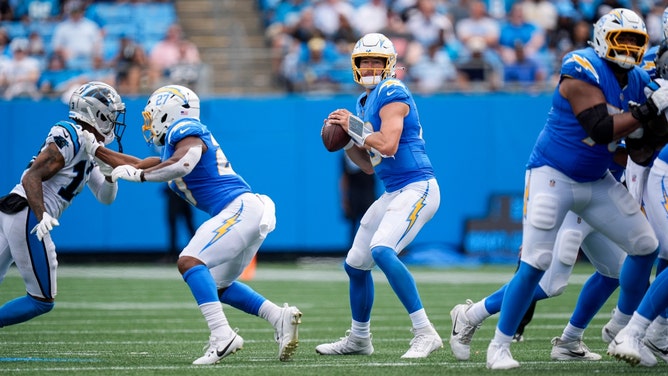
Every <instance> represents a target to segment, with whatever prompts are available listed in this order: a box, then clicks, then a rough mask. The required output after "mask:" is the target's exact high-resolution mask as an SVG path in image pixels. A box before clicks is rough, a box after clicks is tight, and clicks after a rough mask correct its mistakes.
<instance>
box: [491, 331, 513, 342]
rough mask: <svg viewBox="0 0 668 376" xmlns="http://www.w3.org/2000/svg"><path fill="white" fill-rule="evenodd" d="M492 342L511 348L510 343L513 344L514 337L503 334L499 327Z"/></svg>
mask: <svg viewBox="0 0 668 376" xmlns="http://www.w3.org/2000/svg"><path fill="white" fill-rule="evenodd" d="M492 342H496V343H498V344H499V345H507V346H510V343H511V342H513V336H507V335H505V334H503V333H502V332H501V331H500V330H499V328H498V327H497V328H496V330H495V331H494V339H492Z"/></svg>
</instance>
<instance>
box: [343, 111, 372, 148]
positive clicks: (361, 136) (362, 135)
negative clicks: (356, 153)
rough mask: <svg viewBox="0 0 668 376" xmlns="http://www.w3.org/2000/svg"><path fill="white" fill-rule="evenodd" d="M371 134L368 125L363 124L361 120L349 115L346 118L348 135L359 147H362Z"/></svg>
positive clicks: (369, 125)
mask: <svg viewBox="0 0 668 376" xmlns="http://www.w3.org/2000/svg"><path fill="white" fill-rule="evenodd" d="M371 133H373V129H372V128H371V124H370V123H366V124H365V123H364V121H362V119H360V118H358V117H357V116H355V115H353V114H351V115H350V117H349V118H348V134H349V135H350V137H351V138H352V139H353V141H355V143H356V144H357V145H359V146H364V141H365V140H366V138H367V137H369V136H370V135H371Z"/></svg>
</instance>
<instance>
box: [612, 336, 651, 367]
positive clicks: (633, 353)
mask: <svg viewBox="0 0 668 376" xmlns="http://www.w3.org/2000/svg"><path fill="white" fill-rule="evenodd" d="M608 355H610V356H612V357H615V358H617V359H619V360H623V361H625V362H626V363H629V364H630V365H632V366H635V365H638V364H640V365H641V366H644V367H654V366H655V365H656V364H657V361H656V357H654V354H652V352H651V351H650V350H649V349H648V348H647V347H646V346H645V344H644V343H643V341H642V339H641V338H640V337H639V336H638V335H637V333H632V332H631V331H629V330H624V329H622V330H621V331H620V332H619V334H617V336H616V337H615V338H613V340H612V341H611V342H610V344H609V345H608Z"/></svg>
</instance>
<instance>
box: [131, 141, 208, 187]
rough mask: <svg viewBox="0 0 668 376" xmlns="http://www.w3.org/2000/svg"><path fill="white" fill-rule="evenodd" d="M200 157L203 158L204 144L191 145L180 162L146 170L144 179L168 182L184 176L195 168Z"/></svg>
mask: <svg viewBox="0 0 668 376" xmlns="http://www.w3.org/2000/svg"><path fill="white" fill-rule="evenodd" d="M200 158H202V145H199V146H194V147H191V148H190V149H188V152H187V153H186V154H185V155H184V156H183V157H182V158H181V159H179V161H178V162H176V163H172V164H170V165H168V166H165V167H161V168H159V169H156V170H153V171H145V172H144V180H145V181H152V182H166V181H170V180H173V179H176V178H180V177H183V176H185V175H188V174H189V173H190V171H192V170H193V169H194V168H195V165H197V163H198V162H199V160H200Z"/></svg>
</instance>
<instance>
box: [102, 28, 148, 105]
mask: <svg viewBox="0 0 668 376" xmlns="http://www.w3.org/2000/svg"><path fill="white" fill-rule="evenodd" d="M118 43H119V46H118V52H117V53H116V56H114V57H113V58H112V59H111V66H112V67H115V69H116V85H115V87H116V88H117V89H118V92H119V93H121V94H138V93H139V92H140V91H141V87H142V77H144V76H145V73H146V68H147V66H148V58H147V56H146V52H144V48H143V47H142V46H141V45H140V44H138V43H136V42H135V41H134V40H133V39H132V38H131V37H129V36H127V35H123V36H121V38H120V39H119V41H118ZM145 84H146V83H145Z"/></svg>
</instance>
